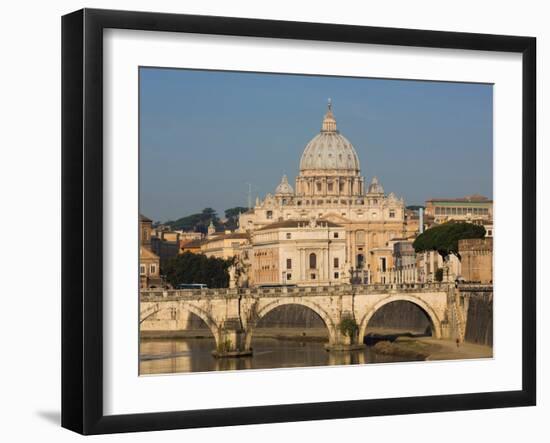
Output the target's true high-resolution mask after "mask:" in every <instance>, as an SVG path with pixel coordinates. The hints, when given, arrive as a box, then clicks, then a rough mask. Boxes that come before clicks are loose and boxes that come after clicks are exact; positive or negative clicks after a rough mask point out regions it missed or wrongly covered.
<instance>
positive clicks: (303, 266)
mask: <svg viewBox="0 0 550 443" xmlns="http://www.w3.org/2000/svg"><path fill="white" fill-rule="evenodd" d="M249 254H251V255H252V260H251V263H252V266H251V271H250V276H249V278H250V281H249V283H251V284H252V285H255V286H258V285H270V284H287V285H288V284H296V285H303V286H316V285H330V284H341V283H347V282H349V269H346V231H345V229H344V227H343V226H340V225H338V224H336V223H333V222H330V221H327V220H316V219H311V220H310V221H306V220H285V221H280V222H276V223H271V224H269V225H267V226H264V227H263V228H260V229H258V230H257V231H255V232H254V234H253V238H252V248H251V252H250V253H249Z"/></svg>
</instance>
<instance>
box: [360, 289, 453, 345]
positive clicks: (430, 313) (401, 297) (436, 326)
mask: <svg viewBox="0 0 550 443" xmlns="http://www.w3.org/2000/svg"><path fill="white" fill-rule="evenodd" d="M397 301H407V302H410V303H413V304H414V305H416V306H417V307H419V308H420V309H421V310H422V311H423V312H424V313H425V314H426V316H427V317H428V319H429V320H430V323H431V325H432V331H433V335H434V337H435V338H441V336H442V330H441V320H440V319H439V317H438V316H437V314H436V313H435V311H434V310H433V309H432V308H431V307H430V305H429V304H428V303H426V302H425V301H424V300H422V299H421V298H419V297H417V296H414V295H409V294H393V295H390V296H388V297H385V298H383V299H382V300H380V301H378V302H377V303H375V304H374V306H372V307H371V308H370V309H369V310H368V311H367V312H366V313H365V314H364V316H363V318H362V319H361V322H360V323H359V339H360V340H363V339H364V337H365V333H366V331H367V327H368V324H369V321H370V320H371V318H372V317H373V315H374V314H375V313H376V312H377V311H378V310H379V309H380V308H381V307H382V306H385V305H387V304H389V303H393V302H397Z"/></svg>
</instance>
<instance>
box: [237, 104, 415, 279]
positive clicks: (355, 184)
mask: <svg viewBox="0 0 550 443" xmlns="http://www.w3.org/2000/svg"><path fill="white" fill-rule="evenodd" d="M312 219H316V220H317V221H318V222H321V221H329V222H331V223H334V224H337V225H338V226H340V227H342V228H343V230H344V232H345V239H346V240H345V241H346V248H345V249H346V255H345V259H344V260H345V264H346V266H347V267H348V268H349V269H350V271H351V272H353V273H354V276H355V277H356V278H358V279H360V280H361V281H362V282H367V281H369V282H378V281H382V278H383V277H382V274H383V273H384V272H386V270H387V269H389V268H390V267H391V266H392V261H393V258H392V252H393V251H392V248H391V247H390V246H389V242H390V240H391V239H392V238H397V237H403V236H409V235H411V234H415V233H416V231H417V230H418V222H416V225H415V226H414V227H413V228H412V229H411V227H408V226H407V223H406V221H405V205H404V201H403V199H402V198H398V197H397V196H396V195H395V194H393V193H391V192H390V193H389V194H386V193H385V191H384V188H383V186H382V183H381V182H380V181H379V180H378V179H377V177H373V178H372V179H371V182H370V184H369V185H368V186H367V185H366V182H365V178H364V177H363V176H362V175H361V168H360V162H359V157H358V155H357V152H356V151H355V148H354V147H353V145H352V144H351V143H350V141H349V140H348V139H347V138H346V137H344V136H343V135H342V134H341V133H340V132H339V131H338V129H337V126H336V119H335V117H334V114H333V112H332V105H331V103H330V102H329V105H328V111H327V113H326V114H325V116H324V119H323V122H322V125H321V130H320V132H319V134H317V135H316V136H315V137H313V139H312V140H311V141H310V142H309V143H307V145H306V146H305V148H304V151H303V153H302V156H301V160H300V169H299V175H298V176H297V177H296V179H295V189H294V188H293V187H292V186H291V185H290V183H289V181H288V178H287V177H286V176H283V177H282V179H281V182H280V184H279V185H278V186H277V187H276V189H275V192H274V194H267V195H266V196H265V198H264V199H263V200H260V199H259V198H258V199H256V204H255V205H254V207H253V208H251V209H250V210H249V211H248V212H245V213H243V214H241V215H240V217H239V230H240V231H241V232H257V231H258V230H260V229H262V228H264V227H266V226H268V225H270V224H273V223H278V222H282V221H300V220H303V221H308V222H309V221H310V220H312ZM281 275H282V272H281Z"/></svg>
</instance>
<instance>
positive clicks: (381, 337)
mask: <svg viewBox="0 0 550 443" xmlns="http://www.w3.org/2000/svg"><path fill="white" fill-rule="evenodd" d="M431 336H432V328H431V327H430V326H428V327H427V328H426V330H425V331H424V332H417V333H414V332H409V331H406V332H393V333H386V334H385V333H376V332H371V333H368V334H367V335H365V337H363V343H364V344H366V345H367V346H374V345H375V344H376V343H378V342H381V341H389V342H392V343H393V342H394V341H395V340H397V339H398V338H401V337H406V338H420V337H431Z"/></svg>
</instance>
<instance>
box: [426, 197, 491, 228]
mask: <svg viewBox="0 0 550 443" xmlns="http://www.w3.org/2000/svg"><path fill="white" fill-rule="evenodd" d="M426 215H427V216H430V217H433V218H434V221H435V223H444V222H446V221H449V220H456V221H468V222H472V223H474V222H476V221H488V220H490V221H492V220H493V200H489V199H488V198H487V197H484V196H483V195H478V194H474V195H469V196H466V197H462V198H432V199H430V200H427V201H426Z"/></svg>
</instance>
